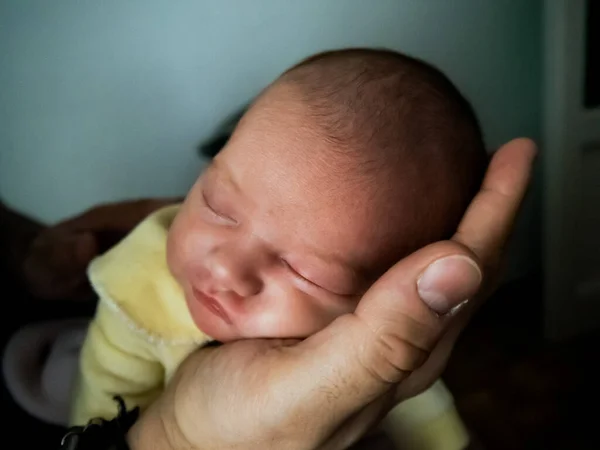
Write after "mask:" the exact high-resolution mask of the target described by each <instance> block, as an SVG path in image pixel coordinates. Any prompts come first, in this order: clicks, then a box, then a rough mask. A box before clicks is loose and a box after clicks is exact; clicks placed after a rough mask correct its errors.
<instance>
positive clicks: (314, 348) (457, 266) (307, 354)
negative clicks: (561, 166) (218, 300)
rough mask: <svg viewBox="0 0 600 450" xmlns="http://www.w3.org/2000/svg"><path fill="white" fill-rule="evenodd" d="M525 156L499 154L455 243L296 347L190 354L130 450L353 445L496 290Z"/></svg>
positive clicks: (252, 344) (421, 257) (430, 377)
mask: <svg viewBox="0 0 600 450" xmlns="http://www.w3.org/2000/svg"><path fill="white" fill-rule="evenodd" d="M535 153H536V150H535V145H534V144H533V143H532V142H531V141H529V140H527V139H517V140H514V141H511V142H510V143H508V144H506V145H505V146H503V147H502V148H501V149H499V150H498V151H497V152H496V153H495V155H494V157H493V159H492V161H491V164H490V166H489V169H488V171H487V174H486V178H485V180H484V183H483V186H482V189H481V191H480V192H479V194H478V195H477V196H476V198H475V199H474V200H473V202H472V203H471V206H470V207H469V209H468V211H467V212H466V214H465V216H464V218H463V220H462V222H461V223H460V226H459V227H458V230H457V232H456V234H455V235H454V237H453V238H452V239H451V240H449V241H443V242H437V243H434V244H432V245H429V246H427V247H425V248H423V249H421V250H419V251H417V252H415V253H413V254H411V255H410V256H408V257H406V258H404V259H402V260H401V261H399V262H398V263H397V264H396V265H395V266H393V267H392V268H391V269H390V270H389V271H387V272H386V273H385V274H384V275H383V276H382V277H381V278H380V279H379V280H378V281H377V282H376V283H375V284H374V285H373V286H372V287H371V288H370V289H369V290H368V291H367V292H366V293H365V294H364V295H363V296H362V299H361V301H360V303H359V305H358V307H357V308H356V311H355V312H354V313H350V314H345V315H343V316H341V317H339V318H338V319H336V320H335V321H334V322H333V323H331V324H330V325H329V326H327V327H326V328H325V329H323V330H321V331H320V332H318V333H316V334H315V335H313V336H311V337H310V338H308V339H305V340H303V341H301V342H299V341H293V340H276V339H271V340H265V339H248V340H243V341H237V342H232V343H229V344H225V345H223V346H221V347H218V348H205V349H201V350H199V351H198V352H196V353H195V354H193V355H191V356H190V357H189V358H188V360H187V361H186V362H185V363H184V364H183V365H182V366H181V367H180V370H179V372H178V374H177V376H176V377H175V379H174V380H173V382H172V383H171V384H170V385H169V386H168V388H167V390H166V391H165V392H164V394H163V395H162V396H161V397H160V398H159V399H158V400H157V401H156V402H155V403H154V404H153V405H152V406H151V407H150V408H149V409H148V410H147V411H146V413H145V414H144V415H143V416H142V417H141V419H140V420H139V421H138V422H137V423H136V425H134V427H133V428H132V430H131V431H130V433H129V443H130V446H131V448H132V450H138V449H144V450H148V449H159V448H160V449H173V450H174V449H203V450H206V449H234V448H235V449H254V448H256V449H271V448H272V449H315V448H321V449H322V448H325V449H342V448H347V447H348V446H349V445H350V444H352V443H354V442H356V441H357V440H358V439H359V438H360V437H362V436H364V435H365V434H366V433H367V432H368V431H369V430H370V429H371V428H372V427H373V426H374V424H376V423H377V422H378V421H379V420H380V418H381V417H382V416H383V415H384V414H385V413H386V412H387V411H389V409H390V408H391V407H392V406H393V405H394V404H395V403H396V402H398V401H401V400H402V399H405V398H409V397H411V396H414V395H416V394H418V393H420V392H422V391H423V390H424V389H425V388H426V387H427V386H429V385H430V384H431V383H433V382H434V381H435V380H436V379H437V378H438V377H439V375H440V374H441V372H442V370H443V368H444V365H445V363H446V361H447V359H448V357H449V356H450V352H451V350H452V347H453V345H454V343H455V341H456V339H457V337H458V335H459V334H460V331H461V330H462V329H463V328H464V326H465V325H466V323H467V322H468V321H469V319H470V317H471V315H472V314H473V312H474V311H475V310H476V309H477V307H478V306H479V305H480V303H481V302H482V301H483V300H485V299H486V298H487V297H488V296H489V294H490V293H491V292H492V291H493V290H494V288H495V287H496V280H497V277H498V274H499V269H500V265H501V262H502V260H503V258H504V255H505V246H506V242H507V239H508V237H509V235H510V233H511V231H512V229H513V225H514V221H515V218H516V215H517V212H518V210H519V207H520V205H521V202H522V200H523V196H524V194H525V192H526V188H527V185H528V183H529V177H530V174H531V167H532V163H533V160H534V156H535ZM481 273H483V275H484V276H483V279H482V278H481V276H480V274H481ZM440 299H442V300H443V301H442V302H440ZM466 299H470V301H469V302H468V303H466V304H465V303H464V301H465V300H466ZM430 304H431V305H435V306H434V308H435V310H434V309H432V307H430V306H429V305H430ZM442 305H443V306H442ZM458 305H463V307H462V308H459V309H458V310H457V309H456V307H457V306H458Z"/></svg>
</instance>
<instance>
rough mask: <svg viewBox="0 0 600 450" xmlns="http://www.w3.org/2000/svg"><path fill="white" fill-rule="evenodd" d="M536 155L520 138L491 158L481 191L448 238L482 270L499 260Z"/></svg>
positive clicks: (525, 190)
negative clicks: (472, 256) (475, 259)
mask: <svg viewBox="0 0 600 450" xmlns="http://www.w3.org/2000/svg"><path fill="white" fill-rule="evenodd" d="M536 153H537V150H536V146H535V143H534V142H533V141H531V140H530V139H526V138H520V139H514V140H512V141H510V142H509V143H508V144H505V145H504V146H502V147H501V148H500V149H499V150H498V151H497V152H496V153H495V154H494V156H493V158H492V160H491V162H490V165H489V167H488V170H487V172H486V175H485V178H484V180H483V183H482V186H481V190H480V191H479V193H478V194H477V195H476V196H475V198H474V199H473V201H472V202H471V205H470V206H469V208H468V209H467V212H466V213H465V215H464V217H463V219H462V221H461V223H460V225H459V226H458V230H457V232H456V234H455V235H454V236H453V238H452V240H454V241H455V242H459V243H461V244H463V245H465V246H466V247H468V248H470V249H471V250H472V251H473V252H474V253H475V254H476V255H477V257H478V258H479V260H480V262H481V263H482V264H483V265H484V266H488V265H490V264H492V263H493V262H494V261H496V260H497V259H498V258H500V257H501V253H502V251H503V248H504V246H505V245H506V241H507V240H508V237H509V236H510V233H511V231H512V229H513V225H514V222H515V219H516V217H517V213H518V212H519V208H520V206H521V203H522V202H523V198H524V197H525V193H526V192H527V186H528V185H529V180H530V178H531V169H532V165H533V161H534V159H535V156H536Z"/></svg>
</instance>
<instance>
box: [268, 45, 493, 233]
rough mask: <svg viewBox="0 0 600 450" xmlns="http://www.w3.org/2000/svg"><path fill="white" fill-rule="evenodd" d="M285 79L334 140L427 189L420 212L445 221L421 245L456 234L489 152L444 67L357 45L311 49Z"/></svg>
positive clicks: (366, 162) (420, 190)
mask: <svg viewBox="0 0 600 450" xmlns="http://www.w3.org/2000/svg"><path fill="white" fill-rule="evenodd" d="M278 83H282V84H287V85H289V86H293V87H294V89H295V90H296V91H297V93H298V94H299V95H300V98H301V99H302V101H303V103H304V104H305V105H306V106H307V110H308V114H309V115H310V116H311V118H312V119H313V122H314V123H315V124H317V127H318V128H319V130H320V132H321V133H322V135H323V137H324V138H325V139H327V140H328V141H329V142H330V143H331V144H332V147H334V148H336V149H337V150H338V151H342V152H344V153H349V154H354V155H358V157H359V158H361V160H360V164H361V165H362V167H364V168H365V169H384V170H387V171H388V173H389V174H391V178H388V180H390V179H391V180H394V181H395V180H397V181H398V182H399V183H400V182H403V181H404V182H406V180H408V181H409V182H410V184H411V185H412V186H410V188H411V189H413V190H414V192H416V193H417V194H416V195H417V196H419V195H422V196H426V199H427V201H426V202H422V203H423V206H422V207H418V208H417V207H415V208H413V209H414V211H416V213H415V214H416V216H417V217H415V220H416V222H417V223H418V222H419V221H421V222H423V221H428V220H429V221H435V222H439V223H437V224H436V225H435V226H433V227H432V229H431V230H430V231H425V232H424V235H423V236H422V238H418V239H416V241H417V242H415V245H422V244H423V243H425V242H427V241H431V240H437V239H440V238H443V237H446V236H448V235H450V234H452V232H453V231H454V230H455V229H456V226H457V225H458V221H459V220H460V218H461V217H462V215H463V213H464V211H465V209H466V207H467V206H468V204H469V202H470V201H471V199H472V198H473V196H474V194H475V193H476V192H477V190H478V189H479V186H480V184H481V180H482V177H483V174H484V171H485V167H486V163H487V157H486V152H485V146H484V142H483V137H482V133H481V129H480V126H479V123H478V120H477V117H476V116H475V113H474V111H473V108H472V107H471V105H470V104H469V102H468V101H467V100H466V99H465V97H464V96H463V95H462V94H461V93H460V92H459V90H458V89H457V88H456V87H455V86H454V85H453V84H452V82H451V81H450V80H449V79H448V78H447V77H446V76H445V75H444V74H443V73H442V72H441V71H439V70H438V69H436V68H435V67H433V66H432V65H430V64H427V63H425V62H423V61H421V60H419V59H416V58H413V57H410V56H407V55H403V54H401V53H398V52H395V51H391V50H386V49H363V48H351V49H344V50H333V51H326V52H323V53H319V54H317V55H314V56H311V57H309V58H307V59H305V60H303V61H301V62H300V63H298V64H296V65H295V66H293V67H292V68H290V69H288V70H287V71H286V72H284V73H283V74H282V75H281V77H280V78H279V79H278V80H277V81H276V83H275V85H277V84H278ZM369 171H370V172H372V173H375V172H380V171H379V170H369ZM402 180H403V181H402ZM382 182H383V181H382ZM442 235H443V236H442ZM419 241H422V242H419Z"/></svg>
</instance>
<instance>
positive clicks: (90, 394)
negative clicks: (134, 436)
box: [71, 206, 466, 450]
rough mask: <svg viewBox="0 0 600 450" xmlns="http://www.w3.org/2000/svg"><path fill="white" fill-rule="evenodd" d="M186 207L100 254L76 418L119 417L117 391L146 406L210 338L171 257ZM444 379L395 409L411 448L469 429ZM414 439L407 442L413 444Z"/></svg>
mask: <svg viewBox="0 0 600 450" xmlns="http://www.w3.org/2000/svg"><path fill="white" fill-rule="evenodd" d="M178 209H179V207H178V206H170V207H167V208H163V209H161V210H159V211H157V212H155V213H154V214H152V215H150V216H149V217H148V218H147V219H146V220H144V221H143V222H142V223H141V224H140V225H138V226H137V227H136V228H135V229H134V230H133V231H132V232H131V233H130V234H129V235H128V236H127V237H126V238H125V239H124V240H123V241H121V242H120V243H119V244H118V245H117V246H115V247H114V248H112V249H111V250H110V251H108V252H107V253H105V254H104V255H102V256H100V257H98V258H96V259H95V260H94V261H93V262H92V264H91V265H90V267H89V270H88V274H89V277H90V281H91V283H92V286H93V287H94V289H95V291H96V293H97V294H98V296H99V298H100V300H99V302H98V308H97V311H96V316H95V318H94V320H93V321H92V324H91V325H90V328H89V331H88V335H87V337H86V340H85V343H84V345H83V348H82V352H81V360H80V373H79V378H78V382H77V386H76V388H75V391H74V396H73V404H72V411H71V424H72V425H84V424H86V423H87V422H88V421H89V420H90V419H92V418H94V417H103V418H105V419H111V418H113V417H114V416H115V415H116V412H117V410H116V405H115V402H114V401H113V396H115V395H120V396H122V397H123V399H124V400H125V402H126V404H127V407H128V408H131V407H133V406H140V408H142V409H144V408H145V407H146V406H148V405H149V404H150V403H152V401H153V400H154V399H155V398H156V397H157V396H158V395H159V394H160V393H161V392H162V390H163V389H164V387H165V384H166V383H167V382H168V381H169V380H170V378H171V377H172V376H173V374H174V373H175V371H176V370H177V368H178V366H179V364H181V362H182V361H183V360H184V359H185V358H186V357H187V356H188V355H189V354H190V353H191V352H193V351H194V350H195V349H197V348H198V347H199V346H201V345H203V344H205V343H207V342H208V341H210V338H209V337H208V336H207V335H205V334H204V333H203V332H202V331H200V330H199V329H198V328H197V327H196V325H195V324H194V322H193V320H192V318H191V316H190V314H189V311H188V308H187V304H186V301H185V297H184V294H183V291H182V290H181V288H180V286H179V284H178V283H177V281H176V280H175V279H174V278H173V277H172V276H171V274H170V272H169V269H168V266H167V261H166V242H167V234H168V230H169V227H170V225H171V223H172V221H173V219H174V218H175V215H176V214H177V211H178ZM448 399H450V400H451V396H450V395H449V393H447V391H445V390H444V388H443V386H442V385H441V383H438V384H436V385H434V386H433V387H432V388H431V389H429V390H428V391H426V392H425V393H424V394H421V395H420V396H417V397H415V398H413V399H410V400H408V401H407V402H404V403H402V404H401V405H399V406H398V407H396V408H395V409H394V410H393V411H392V412H391V413H390V414H389V416H388V418H387V419H386V429H387V431H388V432H389V433H390V434H392V435H393V436H392V437H394V439H395V440H398V439H400V438H399V437H401V439H400V440H399V441H398V442H400V441H401V442H402V445H403V447H402V448H403V449H408V450H459V449H461V448H464V445H463V443H464V442H465V439H466V433H465V431H464V427H463V426H462V422H461V421H460V417H459V416H458V413H457V412H456V410H455V409H454V407H453V403H452V401H449V400H448ZM407 445H408V446H407Z"/></svg>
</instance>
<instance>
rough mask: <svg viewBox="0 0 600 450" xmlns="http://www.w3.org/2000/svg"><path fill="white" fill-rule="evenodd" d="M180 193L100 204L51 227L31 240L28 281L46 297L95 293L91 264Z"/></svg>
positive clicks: (35, 292)
mask: <svg viewBox="0 0 600 450" xmlns="http://www.w3.org/2000/svg"><path fill="white" fill-rule="evenodd" d="M177 200H178V199H144V200H133V201H124V202H119V203H109V204H106V205H100V206H96V207H94V208H92V209H90V210H88V211H86V212H84V213H82V214H79V215H77V216H75V217H72V218H70V219H68V220H65V221H63V222H60V223H59V224H57V225H54V226H51V227H48V228H45V229H43V230H41V231H40V232H39V234H38V235H37V236H36V238H35V239H34V240H33V242H32V243H31V245H30V247H29V249H28V252H27V255H26V257H25V260H24V262H23V267H22V272H23V279H24V281H25V285H26V286H27V288H28V290H29V291H30V293H31V294H33V295H34V296H35V297H37V298H40V299H45V300H52V299H63V300H66V299H78V298H85V297H86V296H87V295H89V294H91V289H90V287H89V285H88V283H87V276H86V269H87V266H88V265H89V263H90V261H91V260H92V259H93V258H94V257H96V256H97V255H98V254H101V253H103V252H104V251H106V250H107V249H109V248H110V247H112V246H113V245H114V244H116V243H117V242H118V241H119V240H120V239H122V238H123V237H124V236H125V235H126V234H127V233H129V232H130V231H131V230H132V229H133V228H134V227H135V226H136V225H137V224H138V223H139V222H141V221H142V220H143V219H144V218H146V217H147V216H148V215H149V214H150V213H152V212H153V211H155V210H156V209H158V208H161V207H163V206H166V205H169V204H172V203H176V202H177Z"/></svg>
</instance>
